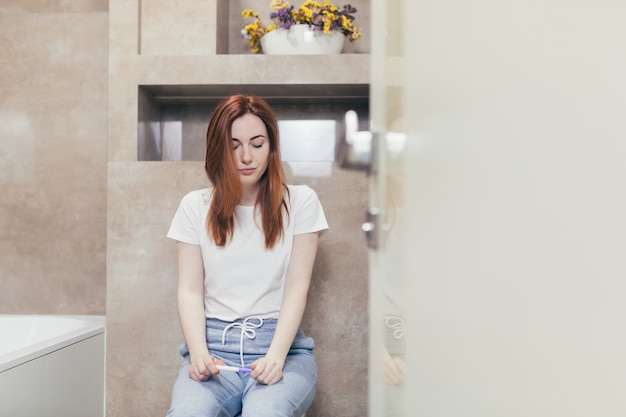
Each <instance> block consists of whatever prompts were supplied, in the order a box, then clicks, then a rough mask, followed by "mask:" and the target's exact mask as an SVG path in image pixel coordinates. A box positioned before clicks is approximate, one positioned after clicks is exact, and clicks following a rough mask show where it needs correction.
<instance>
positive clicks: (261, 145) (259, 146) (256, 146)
mask: <svg viewBox="0 0 626 417" xmlns="http://www.w3.org/2000/svg"><path fill="white" fill-rule="evenodd" d="M252 146H254V147H255V148H257V149H259V148H262V147H263V144H262V143H261V144H260V145H256V144H255V145H252Z"/></svg>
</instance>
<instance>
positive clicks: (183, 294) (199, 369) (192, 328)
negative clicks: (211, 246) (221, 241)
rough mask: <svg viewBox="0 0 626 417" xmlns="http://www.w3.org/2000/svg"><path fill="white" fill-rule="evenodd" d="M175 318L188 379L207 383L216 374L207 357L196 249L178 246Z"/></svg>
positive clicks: (201, 278) (201, 277) (201, 269)
mask: <svg viewBox="0 0 626 417" xmlns="http://www.w3.org/2000/svg"><path fill="white" fill-rule="evenodd" d="M176 252H177V255H178V294H177V298H178V317H179V320H180V326H181V329H182V331H183V336H184V337H185V342H186V343H187V347H188V348H189V361H190V363H191V366H190V368H189V377H190V378H191V379H194V380H196V381H206V380H207V379H208V378H209V376H211V375H212V374H216V373H218V372H219V370H218V369H217V368H216V367H215V363H214V358H213V357H212V356H211V355H210V354H209V349H208V347H207V343H206V319H205V316H204V266H203V264H202V253H201V252H200V246H199V245H190V244H188V243H183V242H177V243H176Z"/></svg>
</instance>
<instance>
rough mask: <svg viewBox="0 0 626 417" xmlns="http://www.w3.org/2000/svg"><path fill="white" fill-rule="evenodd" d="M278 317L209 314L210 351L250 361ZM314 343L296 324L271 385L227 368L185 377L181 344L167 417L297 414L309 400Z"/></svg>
mask: <svg viewBox="0 0 626 417" xmlns="http://www.w3.org/2000/svg"><path fill="white" fill-rule="evenodd" d="M276 321H277V320H276V319H265V320H263V321H262V325H261V326H260V327H254V326H256V325H257V324H259V321H257V319H256V318H255V319H254V320H252V319H248V320H247V322H248V324H247V325H246V323H244V321H243V320H237V321H235V322H234V323H235V324H234V325H233V324H232V323H229V322H225V321H221V320H217V319H207V343H208V347H209V352H210V353H211V354H212V355H213V356H215V357H216V358H217V359H223V360H224V362H225V364H226V365H231V366H245V367H249V366H250V364H251V363H252V362H254V361H255V360H257V359H259V358H261V357H263V356H265V353H266V352H267V350H268V348H269V346H270V343H271V342H272V338H273V336H274V331H275V329H276ZM250 323H253V324H254V326H250ZM243 325H245V326H246V328H245V329H243V328H242V326H243ZM227 327H228V329H227ZM251 327H254V328H251ZM222 338H223V341H224V343H222ZM314 347H315V344H314V343H313V339H312V338H310V337H308V336H306V335H305V334H304V332H303V331H302V330H299V331H298V333H297V334H296V337H295V339H294V342H293V344H292V345H291V349H290V350H289V354H288V356H287V359H286V360H285V365H284V367H283V379H281V380H280V381H279V382H277V383H276V384H273V385H263V384H260V383H257V382H256V381H255V380H254V379H252V378H250V376H249V375H248V374H244V373H237V372H229V371H222V372H220V373H219V374H218V375H212V376H211V377H210V378H209V379H208V380H207V381H204V382H197V381H194V380H193V379H191V378H190V377H189V351H188V349H187V346H186V345H185V344H183V345H182V346H181V348H180V353H181V355H182V356H183V358H184V361H183V363H182V365H181V366H180V369H179V371H178V378H177V379H176V383H175V384H174V389H173V391H172V405H171V408H170V410H169V411H168V412H167V417H235V416H239V415H241V416H242V417H252V416H254V417H265V416H267V417H281V416H284V417H301V416H302V415H303V414H304V413H305V412H306V410H307V409H308V408H309V407H310V406H311V403H312V402H313V397H314V396H315V389H316V387H317V365H316V363H315V358H314V357H313V348H314ZM242 360H243V363H242Z"/></svg>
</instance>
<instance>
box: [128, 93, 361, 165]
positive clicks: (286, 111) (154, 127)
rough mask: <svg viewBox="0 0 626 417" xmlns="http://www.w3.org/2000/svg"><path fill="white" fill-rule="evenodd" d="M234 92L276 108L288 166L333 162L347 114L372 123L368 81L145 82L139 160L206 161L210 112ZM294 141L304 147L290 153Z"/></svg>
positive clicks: (139, 94) (138, 144) (140, 107)
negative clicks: (252, 96)
mask: <svg viewBox="0 0 626 417" xmlns="http://www.w3.org/2000/svg"><path fill="white" fill-rule="evenodd" d="M234 93H243V94H254V95H258V96H260V97H262V98H264V99H265V100H266V101H267V102H268V103H269V104H270V105H271V106H272V108H273V109H274V110H275V112H276V114H277V117H278V120H279V127H280V130H281V143H282V145H281V147H282V151H283V156H284V158H283V160H284V161H285V162H292V163H297V162H332V159H333V156H334V148H335V147H336V145H337V143H338V138H339V137H340V135H341V134H342V133H343V117H344V115H345V113H346V111H348V110H355V111H356V112H357V114H358V115H359V120H361V123H362V125H363V126H361V128H362V129H364V130H365V129H367V125H368V123H369V122H368V120H369V84H365V83H363V84H194V85H191V84H144V85H139V91H138V96H139V97H138V98H139V100H138V105H139V109H138V110H139V111H138V129H137V155H138V160H140V161H203V160H204V153H205V140H206V128H207V124H208V121H209V118H210V116H211V113H212V111H213V109H214V107H215V105H216V104H217V103H218V102H219V101H220V100H221V99H222V98H223V97H225V96H227V95H230V94H234ZM312 135H313V136H312ZM316 135H317V136H316ZM290 143H291V144H299V145H300V148H301V149H294V150H293V151H292V150H289V151H288V152H286V149H285V148H286V147H288V146H292V145H290ZM303 146H304V147H303ZM307 146H308V147H309V148H308V149H307V148H306V147H307ZM322 148H324V149H326V150H325V151H322ZM329 148H330V149H329ZM311 158H313V159H311Z"/></svg>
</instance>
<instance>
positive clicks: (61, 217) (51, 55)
mask: <svg viewBox="0 0 626 417" xmlns="http://www.w3.org/2000/svg"><path fill="white" fill-rule="evenodd" d="M0 21H1V22H2V24H1V25H0V194H1V195H2V198H0V283H1V287H2V290H1V291H0V313H62V314H104V312H105V282H106V249H105V243H106V216H107V213H106V210H107V209H106V206H107V195H106V163H107V94H108V92H107V81H108V77H107V59H108V49H107V45H108V1H106V0H75V1H65V0H57V1H51V0H50V1H44V0H20V1H15V0H0Z"/></svg>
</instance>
